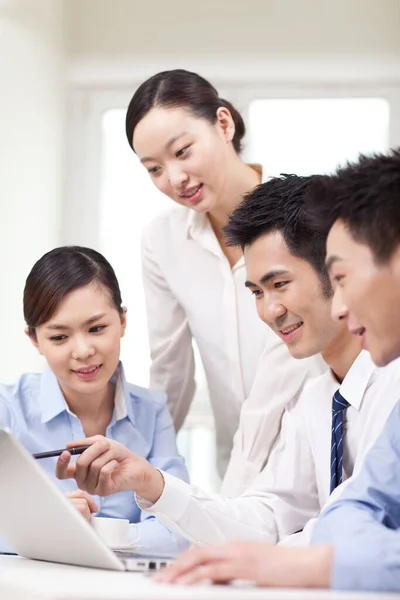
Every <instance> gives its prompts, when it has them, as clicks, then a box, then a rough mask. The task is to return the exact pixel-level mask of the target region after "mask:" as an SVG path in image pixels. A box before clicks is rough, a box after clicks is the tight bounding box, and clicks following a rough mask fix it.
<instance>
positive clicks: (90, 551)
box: [0, 428, 173, 571]
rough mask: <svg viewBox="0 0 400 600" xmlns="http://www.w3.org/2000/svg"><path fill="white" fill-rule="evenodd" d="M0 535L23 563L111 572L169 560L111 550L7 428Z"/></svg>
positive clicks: (0, 439)
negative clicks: (40, 563)
mask: <svg viewBox="0 0 400 600" xmlns="http://www.w3.org/2000/svg"><path fill="white" fill-rule="evenodd" d="M0 481H1V482H2V483H1V493H0V536H2V537H4V539H5V540H6V542H7V543H8V544H10V546H11V547H12V548H13V550H14V551H15V552H16V553H17V554H19V555H21V556H25V557H26V558H33V559H37V560H45V561H48V562H56V563H65V564H69V565H79V566H82V567H96V568H99V569H112V570H115V571H153V570H157V569H159V568H163V567H165V566H167V565H168V564H170V563H171V562H172V560H173V557H171V556H160V555H159V554H158V555H157V556H151V555H149V554H142V553H139V552H135V551H129V552H119V551H113V550H111V549H110V548H109V547H108V546H107V545H106V544H105V543H104V542H103V541H102V540H101V538H100V537H99V536H98V535H97V534H96V532H95V531H94V529H92V527H91V526H90V523H89V522H88V521H86V520H85V519H84V518H83V517H82V515H81V514H80V513H79V512H78V511H77V510H76V508H75V507H74V505H73V504H72V502H71V501H69V500H68V499H67V498H66V497H65V496H64V494H63V493H62V492H61V491H60V490H59V489H58V488H57V486H56V485H55V484H54V482H53V481H51V479H50V478H49V477H48V475H47V474H46V473H45V471H44V470H43V469H42V468H41V467H40V466H39V465H38V463H37V461H35V459H34V458H33V457H32V456H31V455H30V454H29V453H28V452H27V451H26V450H25V448H24V447H23V446H22V445H21V444H20V443H19V441H18V440H17V439H16V438H15V437H14V436H13V435H12V433H11V432H10V431H9V430H8V429H6V428H5V429H0Z"/></svg>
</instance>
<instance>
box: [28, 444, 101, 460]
mask: <svg viewBox="0 0 400 600" xmlns="http://www.w3.org/2000/svg"><path fill="white" fill-rule="evenodd" d="M88 448H90V446H75V448H62V450H51V451H50V452H39V453H38V454H32V456H33V458H36V459H39V458H51V457H52V456H60V455H61V454H62V453H63V452H69V453H70V454H82V452H84V451H85V450H87V449H88Z"/></svg>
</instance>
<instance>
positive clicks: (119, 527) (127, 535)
mask: <svg viewBox="0 0 400 600" xmlns="http://www.w3.org/2000/svg"><path fill="white" fill-rule="evenodd" d="M90 522H91V525H92V527H93V529H94V530H95V532H96V533H97V535H98V536H99V537H100V538H101V539H102V540H103V542H105V543H106V544H107V546H109V547H110V548H128V547H129V546H132V547H133V546H135V545H136V544H137V543H138V542H139V539H140V529H139V526H138V525H136V524H135V523H129V520H128V519H110V518H107V517H92V518H91V521H90ZM133 529H135V534H136V535H135V537H134V538H132V530H133Z"/></svg>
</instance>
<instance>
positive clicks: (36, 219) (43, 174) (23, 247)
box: [0, 0, 400, 489]
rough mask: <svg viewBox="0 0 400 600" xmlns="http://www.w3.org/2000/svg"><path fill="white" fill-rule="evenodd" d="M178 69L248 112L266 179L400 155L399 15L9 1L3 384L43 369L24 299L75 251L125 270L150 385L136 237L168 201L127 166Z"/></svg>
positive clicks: (189, 427)
mask: <svg viewBox="0 0 400 600" xmlns="http://www.w3.org/2000/svg"><path fill="white" fill-rule="evenodd" d="M177 67H183V68H188V69H191V70H194V71H198V72H199V73H201V74H202V75H204V76H205V77H207V78H209V79H210V80H211V81H212V83H213V84H214V85H215V86H216V87H217V88H218V90H219V92H220V95H221V96H222V97H226V98H227V99H229V100H231V101H232V102H233V103H234V104H235V105H236V106H237V107H238V108H239V109H240V110H241V111H242V113H243V116H244V118H245V120H246V123H247V129H248V134H247V138H246V140H245V152H244V158H245V159H246V160H249V161H254V162H261V163H262V164H263V166H264V171H265V173H266V174H267V175H275V174H278V173H280V172H285V173H298V174H303V173H304V174H306V173H314V172H329V171H331V170H333V169H334V168H335V167H336V166H337V165H338V164H339V163H343V162H344V161H345V160H349V159H353V158H355V157H356V156H357V155H358V153H359V152H360V151H362V152H373V151H380V150H385V149H387V148H388V147H389V146H395V145H400V3H399V1H398V0H336V1H335V2H332V1H331V0H319V2H315V1H313V0H302V2H298V1H297V0H264V1H263V2H260V1H259V0H248V1H247V2H246V3H243V2H231V0H203V2H201V3H195V2H191V3H190V2H187V1H184V0H169V1H168V2H166V1H165V0H154V1H153V2H152V3H145V2H132V1H131V0H64V1H63V0H0V209H1V218H0V269H1V274H2V294H1V296H0V315H1V324H2V345H1V348H0V381H2V382H12V381H14V380H15V379H16V377H17V376H18V375H19V374H20V373H21V372H23V371H27V370H36V369H41V368H42V366H43V365H42V362H41V360H40V358H39V357H38V356H37V355H36V354H35V352H34V350H33V349H32V348H31V347H30V345H29V343H28V341H27V340H26V339H25V337H24V335H23V318H22V302H21V300H22V290H23V285H24V281H25V278H26V276H27V273H28V272H29V270H30V268H31V267H32V265H33V262H34V261H35V260H37V259H38V258H39V257H40V256H41V255H42V254H43V253H44V252H45V251H47V250H49V249H50V248H52V247H54V246H57V245H60V244H65V243H68V244H82V245H88V246H93V247H95V248H97V249H99V250H100V251H102V252H103V253H104V254H105V255H106V256H107V258H108V259H109V260H110V262H111V263H112V264H113V266H114V268H115V270H116V272H117V275H118V277H119V280H120V283H121V288H122V293H123V298H124V302H125V303H126V305H127V306H128V309H129V312H128V316H129V328H128V333H127V336H126V338H125V340H124V348H123V359H124V362H125V365H126V370H127V373H128V376H129V378H130V379H131V380H132V381H134V382H136V383H138V384H142V385H146V383H147V381H148V367H149V351H148V344H147V335H146V317H145V312H144V299H143V293H142V287H141V272H140V256H139V243H140V235H141V231H142V229H143V227H144V226H145V224H146V223H147V222H148V221H149V220H150V219H152V218H153V217H154V216H155V215H157V214H158V212H159V211H160V210H164V209H165V208H167V207H168V206H169V205H170V204H169V203H170V201H169V200H168V199H167V198H164V197H163V196H161V195H160V194H159V193H157V191H156V190H155V189H153V187H152V186H151V185H150V182H149V180H148V177H147V174H146V172H145V171H144V170H143V168H142V167H141V166H140V165H139V164H138V161H137V160H136V158H135V156H134V154H133V153H132V152H131V151H130V149H129V147H128V145H127V142H126V140H125V134H124V117H125V110H126V106H127V104H128V102H129V99H130V98H131V96H132V94H133V92H134V90H135V89H136V87H137V86H138V85H139V84H140V83H141V82H142V81H143V80H144V79H145V78H146V77H148V76H150V75H152V74H154V73H155V72H157V71H160V70H163V69H169V68H177ZM197 379H198V392H197V396H196V401H195V403H194V405H193V408H192V410H191V413H190V416H189V419H188V420H187V423H186V427H185V428H184V430H183V431H182V433H181V434H180V436H179V444H180V448H181V450H182V452H183V453H184V454H185V456H186V458H187V461H188V465H189V468H190V470H191V474H192V478H193V479H194V480H195V481H196V482H197V483H199V484H201V485H204V487H206V488H208V489H215V488H216V487H217V486H218V480H217V477H216V475H215V470H214V452H215V449H214V446H213V422H212V417H211V413H210V409H209V404H208V399H207V390H206V385H205V381H204V375H203V372H202V368H201V364H200V362H199V361H198V368H197Z"/></svg>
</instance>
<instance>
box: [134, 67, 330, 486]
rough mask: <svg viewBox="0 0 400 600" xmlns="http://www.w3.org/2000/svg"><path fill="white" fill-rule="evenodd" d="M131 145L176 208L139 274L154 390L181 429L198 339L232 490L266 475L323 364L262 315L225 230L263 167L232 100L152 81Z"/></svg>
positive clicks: (199, 81)
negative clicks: (247, 150)
mask: <svg viewBox="0 0 400 600" xmlns="http://www.w3.org/2000/svg"><path fill="white" fill-rule="evenodd" d="M126 133H127V137H128V141H129V144H130V146H131V147H132V149H133V150H134V152H135V153H136V154H137V156H138V157H139V159H140V160H141V162H142V164H143V165H144V166H145V167H146V169H147V170H148V172H149V174H150V177H151V179H152V181H153V183H154V185H155V186H156V187H157V188H158V189H159V190H160V191H161V192H163V193H164V194H165V195H166V196H168V197H169V198H171V200H173V201H174V202H175V203H176V205H175V206H173V207H171V208H170V209H169V210H168V211H166V212H165V213H164V214H162V215H160V216H159V217H157V218H156V219H155V220H154V221H153V222H152V223H151V224H150V225H149V226H148V228H147V229H146V230H145V232H144V236H143V276H144V288H145V294H146V303H147V312H148V326H149V337H150V347H151V356H152V365H151V376H150V387H151V388H156V389H161V390H163V391H165V392H166V393H167V395H168V406H169V408H170V411H171V415H172V417H173V420H174V424H175V427H176V429H177V430H178V429H179V428H180V427H181V425H182V424H183V422H184V420H185V417H186V415H187V413H188V410H189V407H190V404H191V402H192V399H193V395H194V391H195V382H194V370H195V365H194V355H193V349H192V340H193V339H195V340H196V343H197V346H198V348H199V352H200V355H201V359H202V362H203V365H204V370H205V373H206V378H207V385H208V390H209V394H210V400H211V404H212V408H213V413H214V417H215V424H216V435H217V448H218V468H219V472H220V474H221V475H223V474H224V472H225V470H226V467H227V464H228V461H229V457H230V454H231V449H232V440H233V436H234V434H235V432H236V430H237V429H238V424H239V415H240V411H241V408H242V405H243V404H244V403H245V400H246V399H247V400H246V403H245V406H244V408H243V411H242V415H241V417H240V427H239V430H238V432H237V435H236V437H235V447H234V452H233V453H232V460H231V464H230V467H229V469H228V473H227V475H226V478H225V482H224V486H223V493H225V494H227V495H236V494H238V493H240V492H241V491H243V489H245V487H246V486H247V484H248V483H249V482H250V481H251V480H252V479H253V478H254V476H255V475H256V474H258V472H259V471H260V469H261V468H262V466H263V464H264V463H265V460H266V458H267V456H268V453H269V450H270V447H271V445H272V443H273V441H274V439H275V437H276V435H277V433H278V430H279V422H280V417H281V414H282V411H283V408H284V406H285V404H286V403H287V402H289V401H290V400H292V399H293V397H295V396H296V395H298V393H299V392H300V390H301V388H302V386H303V383H304V380H305V378H306V377H307V376H308V375H310V374H314V373H318V372H319V371H320V368H321V367H320V364H319V363H318V362H317V360H316V359H314V360H311V361H296V360H294V359H293V358H292V357H291V356H290V355H289V353H288V351H287V349H286V347H285V346H284V344H283V342H281V341H280V339H279V338H278V337H277V336H276V335H275V334H274V333H273V332H272V331H271V330H269V329H268V328H267V327H266V326H265V325H264V324H263V323H262V322H261V321H260V320H259V319H258V317H257V314H256V310H255V307H254V304H253V300H252V298H251V293H250V292H249V291H248V290H246V288H245V285H244V284H245V279H246V273H245V264H244V258H243V254H242V251H241V250H240V248H235V247H229V246H227V244H226V242H225V238H224V234H223V231H222V230H223V227H224V226H225V225H226V223H227V217H228V215H229V214H230V212H231V211H232V210H233V209H234V208H235V207H236V206H237V205H238V204H239V202H240V201H241V199H242V197H243V195H244V194H246V193H247V192H249V191H250V190H252V189H253V188H254V187H255V186H256V185H258V184H259V183H261V179H262V177H261V168H260V167H259V166H258V165H248V164H246V163H245V162H243V161H242V159H241V158H240V151H241V147H242V138H243V137H244V134H245V125H244V122H243V119H242V117H241V116H240V114H239V112H238V111H237V110H236V109H235V108H234V107H233V106H232V104H231V103H229V102H227V101H226V100H223V99H221V98H220V97H219V96H218V93H217V91H216V89H215V88H214V87H213V86H212V85H211V84H210V83H209V82H208V81H206V80H205V79H203V78H202V77H200V76H199V75H197V74H195V73H191V72H188V71H185V70H181V69H177V70H172V71H165V72H162V73H158V74H157V75H154V76H153V77H151V78H150V79H148V80H147V81H145V82H144V83H143V84H142V85H141V86H140V87H139V88H138V89H137V91H136V92H135V94H134V96H133V98H132V100H131V102H130V104H129V107H128V111H127V116H126Z"/></svg>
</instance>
